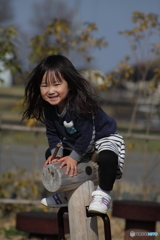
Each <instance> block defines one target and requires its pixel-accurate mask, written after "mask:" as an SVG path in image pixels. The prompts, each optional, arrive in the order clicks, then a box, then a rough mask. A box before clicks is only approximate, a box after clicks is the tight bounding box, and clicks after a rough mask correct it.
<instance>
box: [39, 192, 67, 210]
mask: <svg viewBox="0 0 160 240" xmlns="http://www.w3.org/2000/svg"><path fill="white" fill-rule="evenodd" d="M41 203H42V204H43V205H44V206H46V207H57V208H58V207H67V206H68V202H67V196H66V194H65V192H60V193H55V194H53V195H52V196H50V197H47V198H43V199H42V200H41Z"/></svg>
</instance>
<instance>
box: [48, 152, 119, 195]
mask: <svg viewBox="0 0 160 240" xmlns="http://www.w3.org/2000/svg"><path fill="white" fill-rule="evenodd" d="M69 154H70V151H69V150H65V149H64V152H63V155H64V156H67V155H69ZM50 155H51V152H50V150H49V149H47V151H46V153H45V158H46V159H47V158H48V157H49V156H50ZM97 164H98V165H99V186H100V188H101V189H102V190H104V191H111V190H112V188H113V184H114V182H115V179H116V176H117V166H118V156H117V154H115V153H114V152H112V151H110V150H104V151H101V152H100V153H99V155H98V160H97Z"/></svg>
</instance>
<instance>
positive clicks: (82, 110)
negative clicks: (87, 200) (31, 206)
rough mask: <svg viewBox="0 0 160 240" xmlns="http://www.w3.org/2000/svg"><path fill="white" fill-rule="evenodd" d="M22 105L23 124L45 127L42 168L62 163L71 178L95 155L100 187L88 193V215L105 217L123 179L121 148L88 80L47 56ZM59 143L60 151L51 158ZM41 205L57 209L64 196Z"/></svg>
mask: <svg viewBox="0 0 160 240" xmlns="http://www.w3.org/2000/svg"><path fill="white" fill-rule="evenodd" d="M24 105H25V111H24V113H23V117H22V119H23V120H24V119H30V118H35V119H37V120H38V121H41V122H43V123H45V125H46V135H47V138H48V143H49V149H48V150H47V151H46V162H45V164H44V167H45V166H46V165H47V164H50V163H54V162H61V165H60V167H61V168H62V167H64V166H66V174H69V176H71V177H74V176H75V175H77V174H78V173H77V165H78V163H80V162H82V161H89V160H90V159H91V157H92V155H93V153H94V152H95V151H96V152H97V154H98V159H97V164H98V165H99V186H98V187H97V189H96V190H95V191H94V192H93V193H92V200H91V204H90V206H89V211H90V212H101V213H106V211H107V210H108V208H109V205H110V201H111V196H110V191H111V190H112V188H113V184H114V182H115V179H116V178H121V176H122V171H123V163H124V154H125V148H124V141H123V138H122V136H120V135H119V134H117V133H116V130H117V125H116V122H115V120H114V119H113V118H111V117H109V116H108V115H107V114H106V113H105V112H104V111H103V110H102V109H101V108H100V107H99V106H98V104H97V96H96V95H95V93H94V90H93V88H92V86H91V85H90V84H89V82H88V81H87V80H86V79H84V77H83V76H82V75H81V74H80V73H79V72H78V71H77V70H76V69H75V67H74V66H73V65H72V63H71V62H70V61H69V60H68V59H67V58H66V57H64V56H61V55H51V56H48V57H46V58H45V59H44V60H43V61H42V62H41V63H40V64H39V65H38V66H37V67H36V68H35V69H34V70H33V72H32V73H31V74H30V75H29V77H28V80H27V85H26V89H25V102H24ZM57 143H61V147H60V149H59V150H58V153H57V155H56V157H55V158H54V159H53V153H54V150H55V148H56V145H57ZM41 203H42V204H43V205H45V206H48V207H61V206H65V205H66V204H67V199H66V196H65V193H55V194H54V195H52V196H50V197H48V198H43V199H42V201H41Z"/></svg>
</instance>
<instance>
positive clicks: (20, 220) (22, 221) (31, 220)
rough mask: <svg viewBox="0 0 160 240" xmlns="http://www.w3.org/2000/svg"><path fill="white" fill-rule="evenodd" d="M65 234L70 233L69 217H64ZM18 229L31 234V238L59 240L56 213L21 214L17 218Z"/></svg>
mask: <svg viewBox="0 0 160 240" xmlns="http://www.w3.org/2000/svg"><path fill="white" fill-rule="evenodd" d="M63 219H64V227H65V233H69V223H68V217H67V216H64V218H63ZM16 229H17V230H19V231H23V232H27V233H29V237H39V238H41V239H48V240H49V239H55V240H58V220H57V214H56V213H48V212H47V213H46V212H20V213H18V214H17V216H16Z"/></svg>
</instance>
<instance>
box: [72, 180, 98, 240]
mask: <svg viewBox="0 0 160 240" xmlns="http://www.w3.org/2000/svg"><path fill="white" fill-rule="evenodd" d="M93 191H94V183H93V182H92V181H91V180H89V181H86V182H84V183H83V184H82V185H81V186H79V187H78V188H76V189H74V190H71V191H68V192H67V198H68V212H69V228H70V239H71V240H80V239H83V240H98V228H97V218H96V217H92V218H91V217H89V218H87V216H86V206H88V205H89V204H90V201H91V193H92V192H93Z"/></svg>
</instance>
